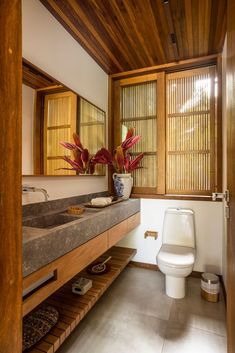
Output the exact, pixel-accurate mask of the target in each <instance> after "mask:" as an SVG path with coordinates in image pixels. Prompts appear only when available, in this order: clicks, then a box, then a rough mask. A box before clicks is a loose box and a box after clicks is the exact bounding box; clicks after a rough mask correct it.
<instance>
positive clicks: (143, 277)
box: [99, 268, 173, 320]
mask: <svg viewBox="0 0 235 353" xmlns="http://www.w3.org/2000/svg"><path fill="white" fill-rule="evenodd" d="M172 303H173V300H172V299H171V298H169V297H167V296H166V295H165V293H164V277H163V275H162V274H161V273H160V272H157V271H149V270H145V269H139V268H127V269H126V270H125V271H124V273H123V274H122V275H121V276H120V277H119V278H118V279H117V280H116V281H115V283H113V285H112V287H111V288H110V290H108V291H107V293H106V294H105V297H104V298H103V300H101V303H100V306H99V308H100V310H104V313H107V314H108V315H109V314H110V313H112V312H113V311H115V312H117V315H118V313H121V315H125V314H126V313H127V312H128V313H131V312H132V313H139V314H144V315H148V316H154V317H156V318H158V319H162V320H168V319H169V317H170V309H171V305H172ZM105 308H106V310H105ZM107 308H108V310H107Z"/></svg>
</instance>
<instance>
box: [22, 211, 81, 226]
mask: <svg viewBox="0 0 235 353" xmlns="http://www.w3.org/2000/svg"><path fill="white" fill-rule="evenodd" d="M79 218H80V217H79V216H71V215H66V214H61V213H56V214H51V215H45V216H38V217H34V218H31V219H28V220H24V221H23V226H24V227H32V228H46V229H50V228H54V227H58V226H60V225H62V224H66V223H69V222H73V221H76V220H78V219H79Z"/></svg>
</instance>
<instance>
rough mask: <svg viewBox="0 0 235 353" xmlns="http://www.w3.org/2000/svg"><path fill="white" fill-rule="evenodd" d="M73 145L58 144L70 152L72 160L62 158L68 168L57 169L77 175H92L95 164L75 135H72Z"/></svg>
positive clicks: (68, 143)
mask: <svg viewBox="0 0 235 353" xmlns="http://www.w3.org/2000/svg"><path fill="white" fill-rule="evenodd" d="M73 140H74V143H70V142H60V144H61V146H63V147H65V148H67V149H68V150H70V151H72V154H73V157H74V159H71V158H69V157H67V156H64V157H62V158H63V159H64V160H65V161H66V162H67V163H68V164H70V168H59V169H64V170H74V171H77V172H78V173H79V174H94V171H95V162H94V160H93V158H94V156H92V155H91V154H90V153H89V151H88V149H87V148H84V147H83V145H82V143H81V141H80V138H79V136H78V135H77V134H75V133H74V134H73Z"/></svg>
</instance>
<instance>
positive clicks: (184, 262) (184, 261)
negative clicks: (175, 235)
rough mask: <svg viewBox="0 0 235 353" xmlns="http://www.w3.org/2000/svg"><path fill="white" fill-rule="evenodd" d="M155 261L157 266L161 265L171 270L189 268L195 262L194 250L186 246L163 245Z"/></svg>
mask: <svg viewBox="0 0 235 353" xmlns="http://www.w3.org/2000/svg"><path fill="white" fill-rule="evenodd" d="M157 260H158V264H161V263H162V264H164V265H165V266H169V267H172V268H186V267H190V266H192V265H193V264H194V261H195V249H194V248H190V247H186V246H179V245H171V244H163V245H162V247H161V249H160V251H159V253H158V256H157Z"/></svg>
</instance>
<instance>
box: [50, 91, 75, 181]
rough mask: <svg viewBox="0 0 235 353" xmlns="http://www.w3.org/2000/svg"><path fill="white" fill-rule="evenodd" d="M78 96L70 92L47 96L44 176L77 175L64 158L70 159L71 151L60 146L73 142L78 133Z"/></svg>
mask: <svg viewBox="0 0 235 353" xmlns="http://www.w3.org/2000/svg"><path fill="white" fill-rule="evenodd" d="M76 117H77V96H76V94H75V93H73V92H71V91H68V92H64V93H54V94H49V95H46V96H45V120H44V174H46V175H62V174H64V175H76V172H74V171H70V170H57V169H58V168H68V167H69V166H68V163H66V162H65V161H64V160H63V159H61V157H62V156H64V155H67V156H68V157H70V151H69V150H67V149H65V148H63V147H62V146H61V145H60V141H73V133H74V132H76Z"/></svg>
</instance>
